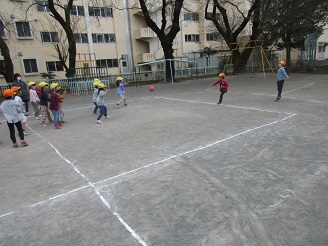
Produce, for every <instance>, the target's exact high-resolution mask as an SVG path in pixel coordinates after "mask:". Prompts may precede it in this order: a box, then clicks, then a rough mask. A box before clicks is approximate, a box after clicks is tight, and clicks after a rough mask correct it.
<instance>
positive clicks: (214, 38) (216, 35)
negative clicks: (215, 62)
mask: <svg viewBox="0 0 328 246" xmlns="http://www.w3.org/2000/svg"><path fill="white" fill-rule="evenodd" d="M209 37H212V39H209ZM222 39H223V38H222V36H221V35H220V33H218V32H211V33H206V41H208V42H215V41H220V40H222Z"/></svg>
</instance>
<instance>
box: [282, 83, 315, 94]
mask: <svg viewBox="0 0 328 246" xmlns="http://www.w3.org/2000/svg"><path fill="white" fill-rule="evenodd" d="M314 84H315V82H312V83H311V84H308V85H306V86H302V87H299V88H296V89H293V90H289V91H285V92H283V93H282V95H283V94H287V93H289V92H293V91H297V90H301V89H304V88H307V87H310V86H312V85H314Z"/></svg>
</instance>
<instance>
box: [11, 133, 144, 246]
mask: <svg viewBox="0 0 328 246" xmlns="http://www.w3.org/2000/svg"><path fill="white" fill-rule="evenodd" d="M28 128H29V129H30V131H32V132H33V133H34V134H36V135H37V136H39V137H40V138H42V139H43V140H44V141H46V142H47V143H48V144H49V145H50V146H51V148H53V149H54V150H55V152H56V153H57V155H59V157H60V158H62V159H63V160H64V161H65V162H67V163H68V164H69V165H70V166H71V168H73V170H74V171H75V172H77V173H78V174H79V175H80V176H81V177H82V178H84V179H85V180H86V181H87V183H88V186H84V187H85V188H86V187H92V188H93V190H94V191H95V192H96V194H97V195H98V197H99V198H100V200H101V201H102V202H103V204H104V205H105V206H106V207H107V208H108V209H109V210H110V211H111V207H110V205H109V203H108V201H107V200H106V199H105V198H104V197H103V196H102V195H101V194H100V192H99V190H98V189H97V187H96V186H95V185H94V184H93V183H92V182H91V181H90V180H89V179H88V178H87V177H86V176H85V175H84V174H83V173H81V171H80V170H78V169H77V168H76V167H75V166H74V165H73V163H72V162H71V161H69V160H68V159H67V158H65V157H64V156H63V155H62V154H61V153H60V152H59V151H58V149H57V148H56V147H55V146H54V145H53V144H52V143H50V142H49V141H48V140H47V139H46V138H44V137H43V136H41V135H40V134H39V133H37V132H36V131H34V130H33V129H32V128H30V127H28ZM82 188H83V187H81V188H78V189H76V190H75V191H77V190H80V189H82ZM72 192H73V191H71V192H70V191H69V192H67V193H66V194H68V193H72ZM61 196H63V195H59V196H56V198H59V197H61ZM48 200H53V199H51V198H49V199H48ZM10 213H13V212H10ZM10 213H9V214H10ZM114 214H115V216H116V217H117V218H118V219H119V221H120V222H121V223H122V222H124V223H122V224H123V226H124V227H125V228H126V229H128V231H129V232H130V233H131V234H132V236H133V237H134V238H135V239H137V240H138V242H140V243H141V244H142V245H147V244H146V243H145V242H144V241H142V240H141V238H140V237H139V236H138V235H137V233H135V232H134V231H133V229H132V228H131V227H130V226H128V224H127V223H125V221H124V220H123V219H122V218H121V217H120V216H119V214H117V213H116V212H115V213H114Z"/></svg>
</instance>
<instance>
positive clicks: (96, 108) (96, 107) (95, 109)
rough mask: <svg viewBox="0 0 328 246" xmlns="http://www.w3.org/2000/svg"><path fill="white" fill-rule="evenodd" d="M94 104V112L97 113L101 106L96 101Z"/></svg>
mask: <svg viewBox="0 0 328 246" xmlns="http://www.w3.org/2000/svg"><path fill="white" fill-rule="evenodd" d="M93 104H94V105H95V108H94V110H93V113H94V114H96V113H97V110H98V108H99V107H98V105H97V103H95V102H94V103H93Z"/></svg>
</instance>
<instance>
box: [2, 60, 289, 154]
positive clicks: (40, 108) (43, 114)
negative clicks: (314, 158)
mask: <svg viewBox="0 0 328 246" xmlns="http://www.w3.org/2000/svg"><path fill="white" fill-rule="evenodd" d="M285 65H286V62H285V61H283V60H281V61H279V63H278V66H279V70H278V74H277V80H278V81H277V90H278V96H277V98H276V100H275V101H279V100H280V99H281V93H282V88H283V85H284V81H285V78H288V75H287V73H286V71H285V68H284V66H285ZM15 76H16V75H15ZM20 81H21V78H20V77H17V82H20ZM217 84H219V85H220V98H219V102H218V103H217V104H218V105H219V104H221V103H222V100H223V95H224V94H225V93H227V92H228V87H229V83H228V81H226V80H225V74H224V73H220V74H219V80H218V81H216V82H215V83H214V84H213V85H212V87H213V86H215V85H217ZM127 85H128V83H126V82H124V79H123V78H122V77H117V79H116V87H117V89H116V93H117V95H118V96H119V97H120V100H119V101H118V102H117V103H115V105H116V106H117V107H120V106H121V103H122V102H123V103H124V106H127V105H128V104H127V101H126V96H125V92H124V88H125V87H126V86H127ZM28 86H29V100H30V101H31V104H32V106H33V108H34V116H35V118H36V119H37V120H40V126H47V125H46V119H48V121H49V122H51V123H54V125H55V129H61V127H62V126H63V123H66V122H65V121H64V112H63V110H62V107H61V104H62V102H63V99H64V98H65V96H66V90H65V91H64V93H63V94H60V93H59V89H60V87H59V86H58V83H52V84H51V85H50V90H51V93H50V94H48V83H46V82H40V83H39V84H38V83H37V82H29V83H28ZM93 86H94V92H93V97H92V102H93V104H94V105H95V108H94V110H93V113H94V114H97V110H98V109H99V115H98V117H97V120H96V123H98V124H102V121H101V118H102V117H104V118H105V119H109V116H108V113H107V107H106V106H105V102H104V97H105V95H106V94H108V93H109V89H108V88H106V85H105V84H104V83H102V82H101V80H99V79H97V78H95V79H94V82H93ZM23 90H26V88H25V87H24V89H23ZM23 90H22V88H21V87H20V86H17V85H14V86H12V88H11V89H7V90H5V91H4V92H3V96H4V97H5V98H6V100H5V101H4V102H3V103H2V104H1V105H0V111H2V113H3V115H4V116H5V118H6V120H7V125H8V128H9V132H10V138H11V140H12V142H13V147H15V148H17V147H18V144H17V141H16V136H15V126H16V128H17V131H18V134H19V137H20V139H21V146H28V144H27V142H26V141H25V140H24V135H28V132H27V131H26V129H25V126H26V120H27V118H26V114H24V109H23V105H24V103H25V107H26V104H27V103H28V102H27V101H25V102H24V100H23V99H22V97H23V96H22V94H23V92H22V91H23ZM24 98H25V99H26V97H24ZM48 103H50V104H49V106H48ZM26 108H27V107H26ZM49 110H50V111H51V112H52V114H53V117H54V120H52V118H51V116H50V113H49ZM25 112H26V111H25ZM27 115H28V114H27Z"/></svg>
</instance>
